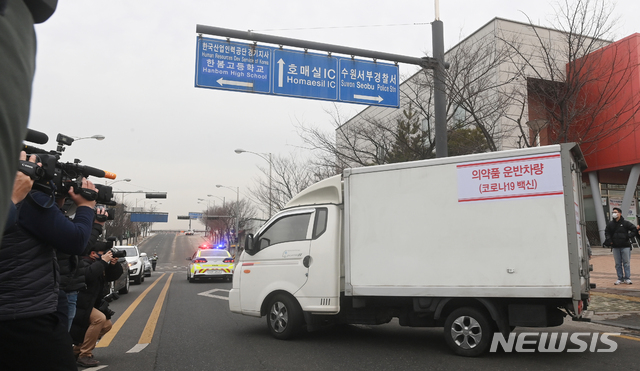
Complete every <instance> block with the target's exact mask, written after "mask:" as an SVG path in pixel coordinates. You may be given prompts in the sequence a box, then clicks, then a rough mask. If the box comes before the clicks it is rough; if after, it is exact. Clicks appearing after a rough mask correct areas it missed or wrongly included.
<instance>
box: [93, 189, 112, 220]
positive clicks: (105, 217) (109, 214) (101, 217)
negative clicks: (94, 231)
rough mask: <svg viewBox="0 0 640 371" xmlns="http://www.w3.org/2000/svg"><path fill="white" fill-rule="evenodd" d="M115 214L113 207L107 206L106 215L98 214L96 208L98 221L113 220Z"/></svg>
mask: <svg viewBox="0 0 640 371" xmlns="http://www.w3.org/2000/svg"><path fill="white" fill-rule="evenodd" d="M96 185H97V184H96ZM115 215H116V209H115V208H113V207H112V208H107V215H104V214H98V211H97V210H96V220H97V221H99V222H100V223H103V222H106V221H107V220H114V218H115Z"/></svg>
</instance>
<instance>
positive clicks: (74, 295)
mask: <svg viewBox="0 0 640 371" xmlns="http://www.w3.org/2000/svg"><path fill="white" fill-rule="evenodd" d="M67 301H68V302H69V326H68V327H69V328H68V329H67V331H71V324H72V323H73V318H74V317H75V316H76V303H77V302H78V292H77V291H70V292H68V293H67Z"/></svg>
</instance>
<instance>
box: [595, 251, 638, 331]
mask: <svg viewBox="0 0 640 371" xmlns="http://www.w3.org/2000/svg"><path fill="white" fill-rule="evenodd" d="M592 254H593V256H592V257H591V261H590V264H591V265H592V266H593V271H592V272H591V283H592V284H594V283H595V284H596V288H595V289H593V290H592V291H591V305H590V306H589V308H587V309H588V314H587V317H589V318H591V320H592V321H593V322H596V323H601V324H606V325H612V326H618V327H625V328H629V329H634V330H640V249H633V250H632V251H631V281H633V284H632V285H627V284H620V285H614V282H615V281H616V280H617V275H616V269H615V263H614V261H613V253H612V252H611V249H610V248H602V247H598V246H593V247H592Z"/></svg>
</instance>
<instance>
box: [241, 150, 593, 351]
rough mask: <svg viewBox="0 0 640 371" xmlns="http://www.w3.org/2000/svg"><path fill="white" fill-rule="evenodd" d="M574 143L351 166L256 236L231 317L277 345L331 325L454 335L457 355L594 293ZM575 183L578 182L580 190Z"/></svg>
mask: <svg viewBox="0 0 640 371" xmlns="http://www.w3.org/2000/svg"><path fill="white" fill-rule="evenodd" d="M585 167H586V164H585V163H584V160H583V157H582V154H581V152H580V149H579V147H577V146H576V145H574V144H562V145H555V146H546V147H537V148H531V149H523V150H513V151H503V152H492V153H483V154H476V155H468V156H458V157H449V158H439V159H433V160H424V161H415V162H406V163H397V164H389V165H381V166H370V167H362V168H353V169H347V170H345V172H344V174H343V176H335V177H332V178H328V179H325V180H323V181H321V182H318V183H316V184H314V185H312V186H311V187H309V188H307V189H306V190H304V191H302V192H301V193H300V194H298V195H296V196H295V197H294V198H293V199H292V200H291V201H290V202H289V203H288V204H287V205H286V207H285V209H283V210H282V211H280V212H279V213H277V214H276V215H275V216H274V217H273V218H271V219H270V220H269V221H268V222H267V223H265V225H264V226H263V227H262V228H261V229H260V230H258V232H257V233H256V235H255V236H249V237H248V238H247V241H246V244H245V251H244V252H243V253H242V255H241V257H240V261H239V262H238V264H237V267H236V270H235V274H234V278H233V288H232V290H231V291H230V292H229V307H230V309H231V311H232V312H236V313H242V314H245V315H250V316H256V317H261V316H266V317H267V325H268V328H269V330H270V332H271V334H272V335H273V336H275V337H276V338H283V339H285V338H290V337H292V336H294V335H295V334H296V333H297V332H298V331H299V330H300V329H301V328H303V326H306V328H307V329H308V330H313V329H315V328H318V327H319V326H323V325H326V324H332V323H351V324H367V325H374V324H383V323H388V322H389V321H390V320H391V319H392V318H398V319H399V323H400V325H403V326H413V327H444V333H445V339H446V341H447V344H448V345H449V346H450V347H451V348H452V349H453V350H454V351H455V352H456V353H457V354H460V355H465V356H475V355H479V354H482V353H483V352H485V351H487V350H488V348H489V345H490V343H491V339H492V337H493V334H494V332H495V331H496V329H498V331H500V332H501V333H502V334H503V335H504V336H507V335H508V333H509V332H510V331H511V330H512V329H513V328H514V327H515V326H527V327H550V326H557V325H560V324H562V323H563V320H564V317H565V316H567V315H569V316H571V317H574V318H576V319H579V318H580V317H581V316H582V313H583V311H584V310H585V309H586V305H587V304H588V298H589V289H590V287H589V265H588V256H587V255H586V254H584V251H586V250H585V249H584V248H583V246H582V244H583V243H584V242H583V239H582V238H581V236H582V234H583V231H582V229H583V228H584V223H583V222H582V220H584V217H583V213H584V212H583V207H582V194H581V191H582V188H581V187H580V186H579V185H580V184H581V183H580V179H581V171H582V169H584V168H585ZM576 185H577V186H576Z"/></svg>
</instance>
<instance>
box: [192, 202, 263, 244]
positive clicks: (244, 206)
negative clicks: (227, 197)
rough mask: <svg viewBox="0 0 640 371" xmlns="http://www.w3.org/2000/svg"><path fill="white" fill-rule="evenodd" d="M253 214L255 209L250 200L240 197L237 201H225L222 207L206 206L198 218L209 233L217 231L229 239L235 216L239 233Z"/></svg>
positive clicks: (234, 224) (253, 216)
mask: <svg viewBox="0 0 640 371" xmlns="http://www.w3.org/2000/svg"><path fill="white" fill-rule="evenodd" d="M255 216H256V209H255V207H254V206H253V205H252V204H251V202H249V200H246V199H241V200H239V201H238V202H236V201H231V202H227V203H225V205H224V206H223V207H220V206H213V207H208V208H207V209H206V210H205V211H204V212H203V218H202V219H200V222H201V223H202V224H204V225H205V226H206V227H207V229H208V230H209V231H210V232H211V233H214V232H215V231H217V233H218V234H220V235H223V236H225V240H226V241H231V238H230V237H231V236H232V235H233V233H232V231H233V230H234V229H235V227H236V218H237V219H238V229H239V230H238V233H241V231H242V230H244V229H245V228H246V226H247V223H248V222H249V220H251V219H254V218H255Z"/></svg>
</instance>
